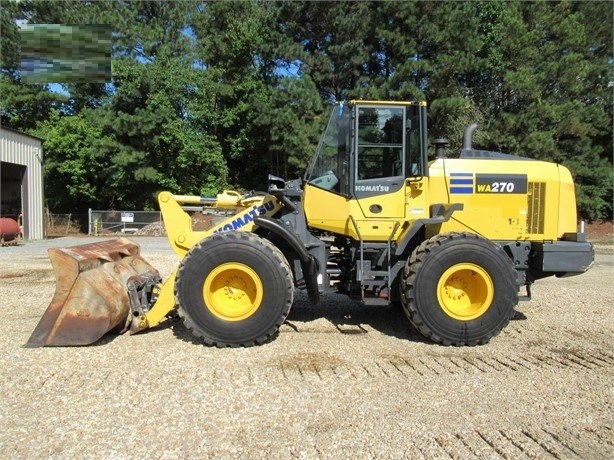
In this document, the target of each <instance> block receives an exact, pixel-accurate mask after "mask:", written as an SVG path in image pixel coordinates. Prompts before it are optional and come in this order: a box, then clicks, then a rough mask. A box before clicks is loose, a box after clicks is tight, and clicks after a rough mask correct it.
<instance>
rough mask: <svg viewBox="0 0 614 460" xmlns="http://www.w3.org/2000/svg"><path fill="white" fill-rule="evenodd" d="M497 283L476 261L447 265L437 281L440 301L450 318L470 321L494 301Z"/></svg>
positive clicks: (482, 312)
mask: <svg viewBox="0 0 614 460" xmlns="http://www.w3.org/2000/svg"><path fill="white" fill-rule="evenodd" d="M494 291H495V288H494V285H493V282H492V279H491V278H490V275H489V274H488V273H487V272H486V271H485V270H484V269H483V268H481V267H479V266H477V265H474V264H468V263H465V264H456V265H453V266H452V267H450V268H448V269H447V270H446V271H445V272H444V273H443V275H441V277H440V278H439V283H437V300H438V301H439V305H441V308H442V309H443V311H444V312H445V313H446V314H447V315H448V316H450V317H452V318H455V319H458V320H461V321H469V320H472V319H475V318H479V317H480V316H482V315H483V314H484V313H485V312H486V311H487V310H488V308H489V307H490V305H491V304H492V299H493V297H494Z"/></svg>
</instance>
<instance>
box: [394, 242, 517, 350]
mask: <svg viewBox="0 0 614 460" xmlns="http://www.w3.org/2000/svg"><path fill="white" fill-rule="evenodd" d="M515 280H516V271H515V270H514V268H513V266H512V263H511V260H510V258H509V257H508V256H507V255H506V254H505V252H504V251H503V250H502V249H500V248H498V247H497V246H495V245H494V244H493V243H491V242H490V241H488V240H486V239H484V238H481V237H479V236H477V235H474V234H472V233H445V234H442V235H437V236H435V237H433V238H431V239H429V240H426V241H424V242H423V243H422V244H421V245H420V246H418V247H417V248H416V249H415V250H414V252H413V253H412V255H411V258H410V259H409V260H408V261H407V264H406V266H405V270H404V273H403V277H402V280H401V298H402V302H403V308H404V310H405V313H406V315H407V317H408V318H409V320H410V321H411V323H412V324H413V325H414V326H415V327H416V329H418V330H419V331H420V332H421V333H422V334H423V335H424V336H426V337H428V338H430V339H431V340H433V341H435V342H438V343H441V344H444V345H479V344H484V343H487V342H488V341H489V340H490V339H491V338H492V337H494V336H496V335H497V334H499V332H501V330H502V329H503V328H504V327H505V326H507V324H508V323H509V321H510V319H511V318H512V317H513V316H514V307H515V306H516V304H517V303H518V289H517V286H516V281H515Z"/></svg>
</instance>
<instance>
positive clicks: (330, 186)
mask: <svg viewBox="0 0 614 460" xmlns="http://www.w3.org/2000/svg"><path fill="white" fill-rule="evenodd" d="M475 128H476V127H475V125H472V126H470V127H468V128H467V130H466V131H465V137H464V143H463V148H462V149H461V150H460V152H457V153H455V154H453V155H452V154H450V155H447V156H446V153H445V141H443V140H437V141H435V144H436V147H437V155H436V158H434V159H433V160H431V161H429V159H428V157H427V111H426V103H424V102H383V101H351V102H348V103H338V104H336V105H335V106H334V108H333V111H332V114H331V116H330V119H329V121H328V124H327V127H326V129H325V131H324V133H323V135H322V137H321V139H320V142H319V144H318V146H317V149H316V152H315V155H314V156H313V158H312V159H311V161H310V163H309V165H308V168H307V171H306V173H305V175H304V177H303V178H301V179H296V180H288V181H286V180H284V179H282V178H279V177H275V176H269V179H268V182H269V185H268V191H267V192H266V193H260V194H258V193H251V194H246V195H240V194H239V193H237V192H233V191H225V192H223V193H220V194H219V195H217V196H216V197H199V196H182V195H181V196H180V195H174V194H172V193H169V192H162V193H160V194H159V197H158V201H159V205H160V209H161V212H162V216H163V220H164V223H165V226H166V230H167V234H168V240H169V242H170V245H171V246H172V248H173V250H174V251H175V252H176V253H177V254H178V255H179V256H180V258H181V262H180V263H179V266H178V267H176V268H175V270H174V271H173V272H172V274H171V275H170V277H169V278H168V279H167V280H165V281H162V280H161V279H160V276H159V274H158V272H157V271H156V270H155V269H154V268H153V267H152V266H151V265H150V264H148V263H147V262H146V261H145V260H143V259H142V258H141V256H140V254H139V246H138V245H137V244H135V243H134V242H132V241H130V240H127V239H125V238H120V239H116V240H107V241H103V242H99V243H92V244H85V245H81V246H75V247H71V248H63V249H50V250H49V255H50V259H51V262H52V264H53V267H54V270H55V274H56V278H57V287H56V293H55V295H54V298H53V300H52V301H51V304H50V305H49V307H48V308H47V310H46V312H45V313H44V315H43V317H42V318H41V320H40V322H39V324H38V326H37V327H36V329H35V330H34V332H33V333H32V336H31V337H30V339H29V341H28V343H27V346H32V347H36V346H46V345H55V346H67V345H86V344H90V343H93V342H95V341H97V340H99V339H100V338H101V337H102V336H103V335H104V334H106V333H107V332H109V331H122V330H123V331H126V330H127V331H130V332H131V333H135V332H138V331H142V330H144V329H149V328H153V327H155V326H157V325H158V324H160V323H161V322H162V321H164V320H165V318H167V317H169V316H171V315H176V314H178V315H179V317H181V318H182V320H183V323H184V324H185V326H186V327H187V328H188V329H189V330H190V331H191V332H192V333H193V334H194V336H196V337H198V338H200V339H201V340H202V341H203V342H204V343H205V344H208V345H214V346H218V347H235V346H252V345H257V344H262V343H265V342H267V341H269V340H270V339H272V338H273V337H274V336H275V335H276V333H277V331H278V329H279V327H280V326H281V324H282V323H284V321H285V320H286V317H287V316H288V313H289V311H290V308H291V307H292V303H293V299H294V294H295V291H296V290H297V289H302V290H305V291H306V294H307V296H308V298H309V300H310V301H311V302H312V303H314V304H317V303H318V302H320V297H321V295H322V294H323V293H325V292H327V291H331V290H333V291H336V292H341V293H345V294H347V295H348V296H350V297H351V298H352V299H355V300H356V303H357V304H363V305H382V306H387V305H390V304H400V305H402V307H403V309H404V311H405V313H406V316H407V318H408V320H409V321H410V322H411V324H413V326H414V327H415V328H416V329H417V330H418V331H419V332H421V333H422V334H423V335H424V336H426V337H428V338H430V339H431V340H432V341H434V342H437V343H440V344H443V345H457V346H461V345H468V346H473V345H478V344H485V343H487V342H488V341H489V340H490V339H491V338H492V337H494V336H496V335H497V334H498V333H499V332H500V331H501V330H502V329H503V328H504V327H506V325H507V324H508V323H509V321H510V319H511V318H512V317H513V316H514V314H515V311H514V309H515V307H516V305H517V303H518V301H519V298H520V297H522V299H528V298H530V295H531V290H530V288H531V285H532V283H533V282H534V281H536V280H538V279H540V278H544V277H547V276H557V277H565V276H571V275H577V274H581V273H583V272H585V271H586V270H588V269H589V267H590V266H591V265H592V263H593V259H594V251H593V247H592V245H591V244H590V243H589V242H587V241H586V238H585V234H584V233H583V231H578V222H577V220H576V200H575V194H574V193H575V192H574V183H573V180H572V177H571V174H570V172H569V171H568V170H567V169H566V168H565V167H563V166H561V165H558V164H553V163H547V162H543V161H536V160H532V159H528V158H522V157H519V156H513V155H508V154H503V153H498V152H491V151H484V150H477V149H474V148H473V147H472V134H473V131H474V129H475ZM187 206H192V207H194V206H196V207H198V208H199V209H200V208H202V209H207V208H217V209H235V210H236V209H237V208H239V212H237V213H236V214H234V215H232V216H231V217H228V218H227V219H226V220H224V221H222V222H220V223H219V224H217V225H215V226H214V227H213V228H211V229H210V230H207V231H195V230H193V229H192V224H191V218H190V215H189V214H188V213H187V212H186V211H185V210H184V208H185V207H187ZM523 290H524V292H523ZM521 292H522V294H523V295H522V296H521V295H520V294H521ZM357 308H359V307H358V306H357ZM387 311H390V309H386V308H382V314H385V313H386V312H387Z"/></svg>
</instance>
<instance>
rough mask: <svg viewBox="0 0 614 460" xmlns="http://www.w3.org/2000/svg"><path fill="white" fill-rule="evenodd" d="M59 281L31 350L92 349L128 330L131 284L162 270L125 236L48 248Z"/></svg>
mask: <svg viewBox="0 0 614 460" xmlns="http://www.w3.org/2000/svg"><path fill="white" fill-rule="evenodd" d="M48 252H49V258H50V259H51V264H52V265H53V270H54V272H55V278H56V290H55V295H54V296H53V299H52V300H51V303H50V304H49V306H48V307H47V310H45V313H44V314H43V316H42V318H41V320H40V321H39V323H38V325H37V326H36V328H35V329H34V332H32V335H31V336H30V339H29V340H28V343H26V347H42V346H70V345H89V344H91V343H94V342H96V341H97V340H99V339H100V338H101V337H102V336H103V335H104V334H106V333H107V332H109V331H111V330H113V329H117V330H118V331H119V330H121V329H122V328H124V327H125V325H126V320H127V319H128V315H129V314H130V312H131V310H130V306H131V303H130V296H129V292H128V285H130V286H132V287H134V286H135V285H142V284H143V282H142V280H143V279H144V278H147V279H151V278H156V279H159V274H158V272H157V271H156V270H155V269H154V268H153V267H152V266H151V265H149V264H148V263H147V262H146V261H145V260H144V259H143V258H142V257H141V256H140V255H139V253H140V248H139V245H138V244H136V243H133V242H132V241H130V240H128V239H126V238H118V239H115V240H107V241H101V242H99V243H90V244H83V245H80V246H72V247H69V248H61V249H56V248H52V249H49V251H48Z"/></svg>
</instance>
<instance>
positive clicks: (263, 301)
mask: <svg viewBox="0 0 614 460" xmlns="http://www.w3.org/2000/svg"><path fill="white" fill-rule="evenodd" d="M175 296H176V299H175V300H176V302H177V304H178V313H179V316H181V317H182V318H183V322H184V324H185V325H186V327H187V328H188V329H189V330H190V331H192V333H193V334H194V335H195V336H196V337H199V338H202V339H203V341H204V342H205V343H206V344H208V345H215V346H218V347H236V346H245V347H248V346H252V345H257V344H260V343H263V342H266V341H267V340H269V339H270V338H272V337H273V336H274V335H275V334H276V333H277V331H278V329H279V327H280V326H281V324H283V322H284V321H285V319H286V317H287V316H288V313H289V311H290V307H291V306H292V301H293V298H294V285H293V282H292V274H291V271H290V267H289V266H288V262H287V260H286V258H285V257H284V255H283V254H282V252H281V251H280V250H279V249H278V248H276V247H275V246H273V244H272V243H271V242H270V241H268V240H265V239H263V238H260V237H259V236H257V235H255V234H252V233H245V232H226V233H219V234H215V235H213V236H211V237H209V238H206V239H205V240H203V241H201V242H200V243H199V244H197V245H196V246H194V247H193V248H192V249H191V250H190V252H188V254H187V255H186V256H185V258H184V259H183V261H182V262H181V264H180V266H179V270H178V272H177V279H176V281H175Z"/></svg>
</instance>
